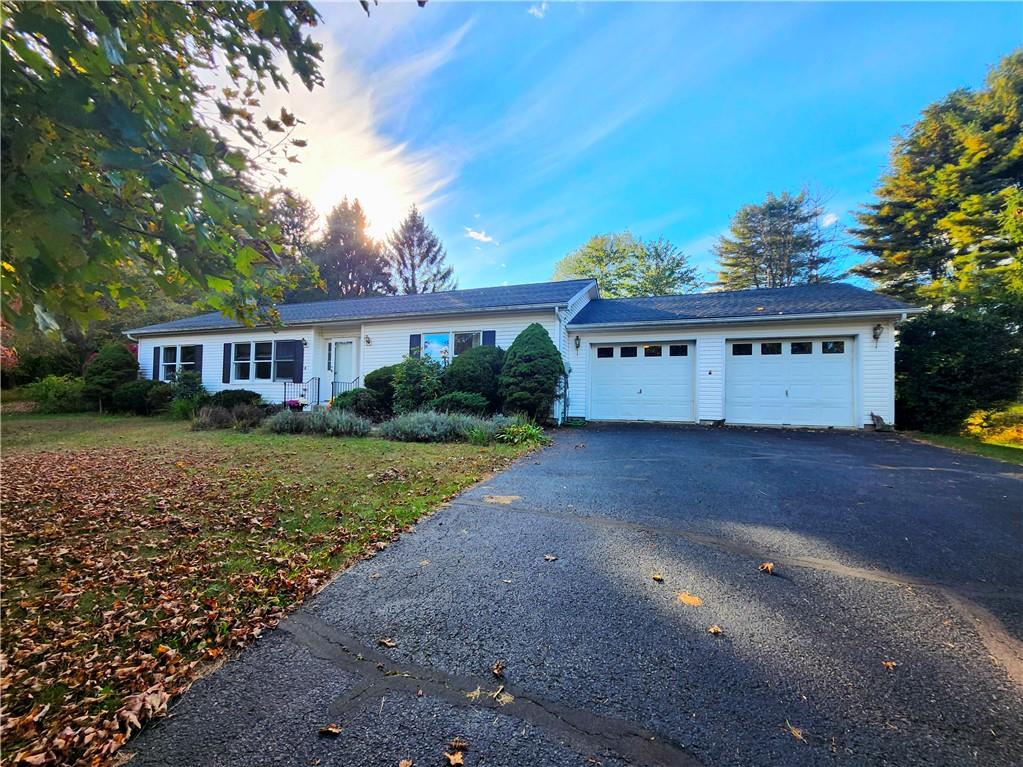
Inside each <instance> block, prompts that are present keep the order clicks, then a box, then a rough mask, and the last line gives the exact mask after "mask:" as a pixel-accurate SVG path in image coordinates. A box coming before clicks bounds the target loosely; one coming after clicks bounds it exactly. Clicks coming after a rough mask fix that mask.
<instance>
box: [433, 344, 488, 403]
mask: <svg viewBox="0 0 1023 767" xmlns="http://www.w3.org/2000/svg"><path fill="white" fill-rule="evenodd" d="M459 356H461V355H459ZM489 405H490V403H489V402H487V398H486V397H484V396H483V395H482V394H477V393H476V392H469V391H453V392H450V393H449V394H442V395H440V396H439V397H437V399H435V400H432V401H431V402H430V403H429V404H428V405H427V409H428V410H435V411H436V412H438V413H467V414H468V415H483V414H484V413H486V412H487V409H488V407H489Z"/></svg>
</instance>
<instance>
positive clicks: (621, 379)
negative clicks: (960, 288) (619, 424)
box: [589, 341, 694, 421]
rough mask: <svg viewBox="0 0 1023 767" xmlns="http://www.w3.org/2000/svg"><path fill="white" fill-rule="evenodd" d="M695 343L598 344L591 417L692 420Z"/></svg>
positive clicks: (594, 351) (594, 354)
mask: <svg viewBox="0 0 1023 767" xmlns="http://www.w3.org/2000/svg"><path fill="white" fill-rule="evenodd" d="M693 351H694V346H693V344H692V343H686V342H683V341H648V342H645V343H643V342H629V343H612V344H595V345H593V347H592V348H591V351H590V415H589V417H590V419H591V420H594V421H692V420H693V363H692V360H693Z"/></svg>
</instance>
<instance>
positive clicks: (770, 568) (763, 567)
mask: <svg viewBox="0 0 1023 767" xmlns="http://www.w3.org/2000/svg"><path fill="white" fill-rule="evenodd" d="M757 569H758V570H760V572H762V573H763V574H764V575H774V562H762V563H761V564H760V567H758V568H757Z"/></svg>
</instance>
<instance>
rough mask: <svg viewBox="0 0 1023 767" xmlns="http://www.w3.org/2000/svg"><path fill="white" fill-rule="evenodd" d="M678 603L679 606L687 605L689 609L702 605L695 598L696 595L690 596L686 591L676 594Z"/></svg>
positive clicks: (700, 601)
mask: <svg viewBox="0 0 1023 767" xmlns="http://www.w3.org/2000/svg"><path fill="white" fill-rule="evenodd" d="M678 601H679V603H680V604H683V605H689V606H690V607H699V606H700V605H702V604H703V600H702V599H700V598H699V597H698V596H696V594H690V593H689V592H688V591H680V592H678Z"/></svg>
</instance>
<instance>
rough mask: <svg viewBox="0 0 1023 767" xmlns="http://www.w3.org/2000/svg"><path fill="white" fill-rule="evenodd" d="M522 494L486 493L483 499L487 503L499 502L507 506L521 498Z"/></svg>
mask: <svg viewBox="0 0 1023 767" xmlns="http://www.w3.org/2000/svg"><path fill="white" fill-rule="evenodd" d="M521 497H522V496H521V495H485V496H483V500H484V501H486V502H487V503H499V504H501V505H502V506H507V505H509V504H511V503H515V501H517V500H519V499H520V498H521Z"/></svg>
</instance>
